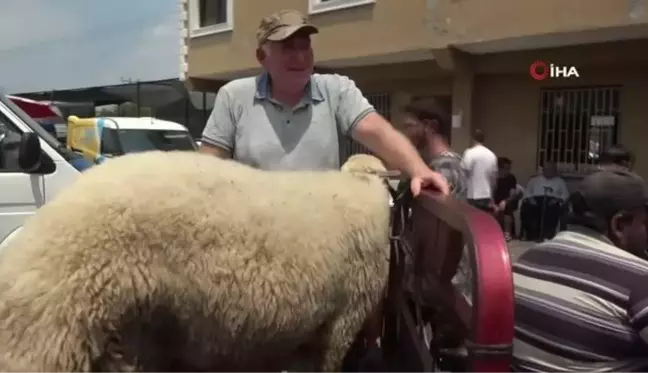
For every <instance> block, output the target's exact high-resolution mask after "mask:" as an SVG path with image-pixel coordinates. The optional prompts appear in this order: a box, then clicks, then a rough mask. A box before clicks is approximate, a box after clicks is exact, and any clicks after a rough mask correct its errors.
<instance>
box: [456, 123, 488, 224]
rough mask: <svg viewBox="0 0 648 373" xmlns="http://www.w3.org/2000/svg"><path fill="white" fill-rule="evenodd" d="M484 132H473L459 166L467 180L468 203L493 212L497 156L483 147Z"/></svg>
mask: <svg viewBox="0 0 648 373" xmlns="http://www.w3.org/2000/svg"><path fill="white" fill-rule="evenodd" d="M484 139H485V136H484V132H483V131H482V130H480V129H476V130H475V131H474V132H473V137H472V146H471V147H470V148H468V149H466V151H464V153H463V157H462V161H461V165H462V167H463V169H464V170H465V171H466V175H467V178H468V191H467V197H468V203H470V204H471V205H473V206H475V207H477V208H478V209H481V210H484V211H487V212H493V190H494V188H495V182H496V180H497V156H496V155H495V153H493V152H492V151H491V150H490V149H488V148H487V147H486V146H485V145H484Z"/></svg>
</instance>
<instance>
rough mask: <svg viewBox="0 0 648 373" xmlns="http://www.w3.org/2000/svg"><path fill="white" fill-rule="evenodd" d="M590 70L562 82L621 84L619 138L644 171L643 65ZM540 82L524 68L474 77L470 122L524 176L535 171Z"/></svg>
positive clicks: (646, 89)
mask: <svg viewBox="0 0 648 373" xmlns="http://www.w3.org/2000/svg"><path fill="white" fill-rule="evenodd" d="M592 75H593V76H592V77H590V78H585V79H580V80H578V81H572V82H570V83H569V84H567V83H566V82H562V84H560V86H569V85H574V86H593V85H621V86H622V88H621V119H620V128H619V132H620V133H619V141H620V142H621V143H622V144H624V145H625V146H627V147H628V148H629V149H630V150H631V151H633V152H634V153H635V155H636V157H637V162H636V165H635V167H636V170H637V172H639V173H640V174H641V175H643V176H644V177H646V176H648V147H647V146H646V145H645V143H646V139H648V136H646V134H645V131H646V124H647V122H648V120H647V119H648V105H647V102H648V101H646V98H647V97H648V74H646V73H645V70H638V69H637V70H627V69H622V68H620V69H617V70H612V71H599V72H596V74H592ZM543 86H546V85H542V84H539V83H538V82H536V81H534V80H532V79H530V78H529V77H528V75H525V74H510V75H482V76H480V77H478V79H477V81H476V87H475V93H474V101H473V104H474V114H473V120H474V125H475V126H477V127H479V128H482V129H483V130H484V131H485V132H486V134H487V143H488V145H489V147H491V149H493V151H494V152H495V153H497V154H498V155H502V156H507V157H509V158H511V159H512V160H513V161H514V163H515V166H514V167H515V170H516V173H517V174H518V177H519V178H520V179H522V180H526V179H527V178H528V177H529V176H530V175H531V174H532V173H533V172H534V171H535V164H536V149H537V133H538V113H539V107H538V105H539V102H540V89H541V88H542V87H543Z"/></svg>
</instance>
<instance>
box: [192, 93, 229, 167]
mask: <svg viewBox="0 0 648 373" xmlns="http://www.w3.org/2000/svg"><path fill="white" fill-rule="evenodd" d="M235 131H236V124H235V121H234V118H233V115H232V105H231V98H230V95H229V92H228V91H227V86H223V87H221V89H220V90H219V91H218V94H217V95H216V100H215V101H214V108H213V109H212V112H211V114H210V115H209V119H207V124H206V125H205V129H204V130H203V134H202V142H201V144H200V149H198V151H199V152H200V153H203V154H209V155H214V156H217V157H219V158H226V159H227V158H232V151H233V149H234V145H235V144H234V135H235Z"/></svg>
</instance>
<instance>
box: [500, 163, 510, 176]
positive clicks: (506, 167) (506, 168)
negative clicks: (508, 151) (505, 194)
mask: <svg viewBox="0 0 648 373" xmlns="http://www.w3.org/2000/svg"><path fill="white" fill-rule="evenodd" d="M510 173H511V164H510V163H504V164H502V166H501V167H500V168H499V175H500V177H504V176H508V175H509V174H510Z"/></svg>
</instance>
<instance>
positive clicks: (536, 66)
mask: <svg viewBox="0 0 648 373" xmlns="http://www.w3.org/2000/svg"><path fill="white" fill-rule="evenodd" d="M529 74H530V75H531V77H532V78H533V79H535V80H545V79H548V78H551V79H554V78H580V75H579V74H578V70H577V69H576V67H575V66H557V65H554V64H553V63H547V62H545V61H536V62H534V63H532V64H531V66H529Z"/></svg>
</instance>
